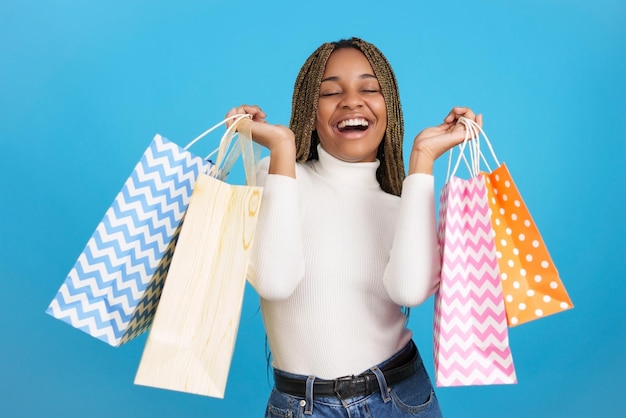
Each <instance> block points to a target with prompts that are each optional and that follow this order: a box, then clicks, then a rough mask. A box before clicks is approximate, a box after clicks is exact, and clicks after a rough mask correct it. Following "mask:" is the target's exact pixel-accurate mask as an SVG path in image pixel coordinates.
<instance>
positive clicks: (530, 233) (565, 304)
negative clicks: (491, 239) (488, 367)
mask: <svg viewBox="0 0 626 418" xmlns="http://www.w3.org/2000/svg"><path fill="white" fill-rule="evenodd" d="M469 123H471V121H469ZM474 125H475V124H474ZM474 129H475V130H476V131H478V132H480V133H482V139H481V142H484V143H486V144H487V145H488V147H489V150H490V151H491V152H490V154H491V157H492V158H493V160H494V162H495V164H496V166H497V168H496V169H495V170H493V171H492V170H491V169H490V167H489V163H488V161H487V159H486V158H485V155H484V153H482V152H481V155H480V157H481V160H482V161H483V162H484V164H485V166H486V167H487V172H481V176H483V177H484V178H485V184H486V186H487V192H488V202H489V208H490V209H491V224H492V227H493V229H494V232H495V244H496V251H497V256H498V266H499V269H500V278H501V280H502V290H503V293H504V306H505V309H506V313H507V321H508V325H509V326H511V327H512V326H515V325H520V324H524V323H527V322H530V321H533V320H536V319H539V318H543V317H545V316H548V315H552V314H555V313H558V312H563V311H565V310H568V309H571V308H573V307H574V305H573V304H572V301H571V299H570V297H569V295H568V294H567V290H566V289H565V287H564V285H563V282H562V281H561V278H560V276H559V272H558V270H557V268H556V266H555V265H554V262H553V261H552V258H551V256H550V253H549V252H548V249H547V247H546V244H545V243H544V241H543V238H542V237H541V234H540V232H539V229H538V228H537V225H536V223H535V222H534V220H533V218H532V216H531V215H530V211H529V210H528V207H527V206H526V204H525V203H524V200H523V199H522V196H521V194H520V192H519V190H518V189H517V186H516V185H515V182H514V181H513V178H512V177H511V173H510V172H509V169H508V168H507V166H506V164H505V163H504V162H503V163H500V162H499V161H498V158H497V157H496V154H495V152H494V150H493V146H492V144H491V143H490V142H489V138H487V135H486V134H485V133H484V131H482V129H480V127H479V126H477V125H475V126H474ZM483 148H484V147H483Z"/></svg>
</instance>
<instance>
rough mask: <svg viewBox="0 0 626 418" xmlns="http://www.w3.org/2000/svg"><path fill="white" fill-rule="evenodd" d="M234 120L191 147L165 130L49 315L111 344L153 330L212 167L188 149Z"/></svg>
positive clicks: (130, 179) (90, 242) (118, 198)
mask: <svg viewBox="0 0 626 418" xmlns="http://www.w3.org/2000/svg"><path fill="white" fill-rule="evenodd" d="M238 116H239V117H241V115H238ZM228 119H230V118H228ZM228 119H226V120H224V121H222V122H221V123H219V124H217V125H215V126H213V127H212V128H211V129H209V130H207V131H206V132H204V133H203V134H202V135H200V136H198V137H197V138H196V139H194V140H193V141H191V143H190V144H189V145H187V146H186V147H184V148H182V147H180V146H178V145H177V144H175V143H173V142H171V141H169V140H168V139H166V138H164V137H163V136H161V135H158V134H157V135H156V136H155V137H154V139H153V140H152V142H151V143H150V146H149V147H148V148H147V149H146V151H145V152H144V154H143V156H142V157H141V160H140V161H139V162H138V163H137V165H136V166H135V168H134V169H133V171H132V173H131V175H130V176H129V177H128V179H127V180H126V182H125V183H124V186H123V187H122V190H121V191H120V192H119V193H118V195H117V196H116V197H115V200H114V201H113V204H112V205H111V206H110V207H109V209H108V210H107V211H106V213H105V215H104V218H103V219H102V221H101V222H100V224H99V225H98V226H97V228H96V230H95V232H94V233H93V235H92V236H91V238H90V239H89V240H88V242H87V245H86V246H85V248H84V250H83V252H82V253H81V254H80V256H79V257H78V260H77V261H76V263H75V264H74V266H73V267H72V269H71V270H70V272H69V274H68V276H67V277H66V279H65V281H64V282H63V284H62V285H61V288H60V289H59V291H58V292H57V294H56V296H55V297H54V299H53V300H52V302H51V303H50V305H49V306H48V309H47V310H46V312H47V313H48V314H50V315H52V316H53V317H55V318H57V319H60V320H62V321H64V322H67V323H68V324H70V325H72V326H73V327H75V328H78V329H80V330H82V331H84V332H86V333H87V334H89V335H91V336H93V337H95V338H98V339H100V340H102V341H104V342H106V343H108V344H110V345H112V346H119V345H121V344H123V343H125V342H127V341H129V340H131V339H132V338H134V337H136V336H138V335H140V334H141V333H143V332H144V331H145V330H146V329H148V327H149V326H150V324H151V322H152V319H153V317H154V313H155V310H156V307H157V304H158V301H159V298H160V295H161V290H162V287H163V283H164V280H165V277H166V276H167V272H168V269H169V265H170V261H171V259H172V255H173V253H174V248H175V246H176V241H177V237H178V234H179V231H180V227H181V224H182V220H183V217H184V215H185V211H186V210H187V206H188V205H189V201H190V199H191V194H192V191H193V187H194V185H195V183H196V180H197V178H198V176H199V175H200V174H201V173H206V172H207V171H208V170H209V168H210V167H211V166H212V163H210V162H209V161H208V160H207V159H203V158H201V157H198V156H196V155H194V154H192V153H191V152H190V151H188V148H189V147H190V146H191V145H193V144H194V143H195V142H196V141H198V140H199V139H200V138H202V137H204V136H205V135H207V134H208V133H209V132H211V131H212V130H214V129H216V128H217V127H218V126H220V125H221V124H223V123H225V122H226V121H227V120H228ZM207 158H208V157H207Z"/></svg>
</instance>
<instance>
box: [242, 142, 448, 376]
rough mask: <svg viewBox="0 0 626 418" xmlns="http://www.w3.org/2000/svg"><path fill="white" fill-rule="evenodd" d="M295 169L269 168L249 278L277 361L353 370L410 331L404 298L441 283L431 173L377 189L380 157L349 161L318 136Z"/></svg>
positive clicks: (423, 294) (396, 345)
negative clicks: (289, 173)
mask: <svg viewBox="0 0 626 418" xmlns="http://www.w3.org/2000/svg"><path fill="white" fill-rule="evenodd" d="M318 152H319V160H314V161H309V162H307V163H304V164H297V166H296V179H293V178H290V177H285V176H280V175H268V174H267V170H268V166H269V161H268V159H265V160H263V161H262V162H261V165H260V169H259V175H258V179H259V185H263V186H264V191H263V200H262V203H261V211H260V213H259V220H258V224H257V231H256V236H255V241H254V244H253V245H254V248H253V255H252V260H251V266H250V274H249V280H250V283H251V284H252V285H253V286H254V288H255V289H256V291H257V292H258V294H259V295H260V297H261V309H262V312H263V320H264V323H265V329H266V332H267V336H268V340H269V344H270V349H271V351H272V357H273V366H274V367H276V368H278V369H280V370H284V371H287V372H291V373H296V374H301V375H307V376H308V375H314V376H317V377H318V378H322V379H333V378H337V377H341V376H346V375H350V374H359V373H361V372H362V371H364V370H366V369H368V368H369V367H371V366H373V365H375V364H378V363H380V362H382V361H384V360H386V359H387V358H389V357H391V356H392V355H393V354H395V353H396V352H397V351H398V350H400V349H401V348H402V347H403V346H404V345H405V344H406V343H407V342H408V341H409V340H410V338H411V335H412V333H411V331H410V330H408V329H407V328H406V327H405V319H406V318H405V317H404V315H403V313H402V311H401V306H415V305H418V304H420V303H422V302H423V301H424V300H425V299H427V298H428V297H429V296H430V295H432V294H433V293H434V291H435V290H436V288H437V285H438V275H439V253H438V251H439V250H438V247H437V240H436V220H435V205H434V192H433V189H434V181H433V177H432V176H429V175H424V174H414V175H411V176H408V177H407V178H406V179H405V181H404V184H403V193H402V197H397V196H394V195H391V194H388V193H385V192H383V191H382V190H381V188H380V186H379V184H378V182H377V181H376V169H377V167H378V165H379V162H378V161H376V162H373V163H347V162H343V161H340V160H337V159H336V158H334V157H332V156H331V155H329V154H328V153H326V152H325V151H324V150H323V149H322V148H321V146H319V147H318Z"/></svg>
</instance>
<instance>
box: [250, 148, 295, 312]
mask: <svg viewBox="0 0 626 418" xmlns="http://www.w3.org/2000/svg"><path fill="white" fill-rule="evenodd" d="M268 169H269V158H266V159H263V160H262V161H261V162H260V163H259V168H258V172H257V185H259V186H262V187H263V195H262V198H261V207H260V210H259V217H258V220H257V226H256V232H255V237H254V243H253V245H252V254H251V259H250V266H249V268H248V280H249V281H250V284H252V286H253V287H254V288H255V290H256V291H257V293H258V294H259V296H261V297H262V298H264V299H268V300H279V299H286V298H287V297H289V295H291V293H292V292H293V291H294V289H295V288H296V286H297V285H298V283H300V281H301V280H302V278H303V277H304V251H303V243H302V230H301V226H300V220H299V219H300V210H299V209H300V205H299V199H298V185H297V182H296V179H293V178H291V177H287V176H281V175H275V174H268Z"/></svg>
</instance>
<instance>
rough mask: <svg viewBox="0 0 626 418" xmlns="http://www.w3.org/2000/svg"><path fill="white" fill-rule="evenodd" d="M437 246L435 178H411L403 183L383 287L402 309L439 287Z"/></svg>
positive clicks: (422, 175)
mask: <svg viewBox="0 0 626 418" xmlns="http://www.w3.org/2000/svg"><path fill="white" fill-rule="evenodd" d="M440 265H441V261H440V255H439V244H438V243H437V220H436V217H435V198H434V177H433V176H431V175H428V174H412V175H410V176H408V177H406V179H405V180H404V184H403V186H402V196H401V199H400V210H399V213H398V221H397V224H396V230H395V236H394V240H393V246H392V248H391V253H390V258H389V263H388V264H387V268H386V270H385V276H384V279H383V280H384V284H385V288H386V289H387V293H388V294H389V296H390V297H391V299H392V300H393V301H394V302H395V303H397V304H398V305H401V306H409V307H410V306H417V305H419V304H421V303H423V302H424V301H425V300H426V299H428V297H430V296H431V295H432V294H433V293H434V292H435V291H436V290H437V287H438V286H439V273H440Z"/></svg>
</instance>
